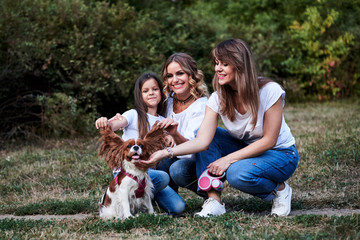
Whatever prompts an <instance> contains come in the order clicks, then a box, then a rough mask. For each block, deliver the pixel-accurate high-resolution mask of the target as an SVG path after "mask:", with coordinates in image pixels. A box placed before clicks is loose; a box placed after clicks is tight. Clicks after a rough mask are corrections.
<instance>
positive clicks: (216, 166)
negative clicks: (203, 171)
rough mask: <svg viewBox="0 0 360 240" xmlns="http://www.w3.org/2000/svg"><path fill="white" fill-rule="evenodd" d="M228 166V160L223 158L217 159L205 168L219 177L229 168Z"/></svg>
mask: <svg viewBox="0 0 360 240" xmlns="http://www.w3.org/2000/svg"><path fill="white" fill-rule="evenodd" d="M230 165H231V163H230V160H228V159H227V158H226V156H225V157H222V158H219V159H218V160H216V161H215V162H212V163H210V164H209V165H208V166H207V168H208V169H209V171H210V172H211V173H212V174H214V175H217V176H221V175H222V174H223V173H224V172H225V171H226V170H227V169H228V168H229V167H230Z"/></svg>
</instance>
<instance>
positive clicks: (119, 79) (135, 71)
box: [0, 0, 360, 141]
mask: <svg viewBox="0 0 360 240" xmlns="http://www.w3.org/2000/svg"><path fill="white" fill-rule="evenodd" d="M359 15H360V2H359V1H358V0H356V1H352V0H343V1H336V0H317V1H315V0H291V1H290V0H282V1H280V0H253V1H244V0H239V1H231V0H219V1H215V0H211V1H201V0H197V1H191V0H182V1H181V0H173V1H170V0H166V1H154V0H147V1H140V0H134V1H131V0H124V1H121V0H54V1H48V0H2V1H1V3H0V31H1V34H0V84H1V89H0V115H1V119H0V134H1V139H2V141H3V140H8V139H15V138H17V137H24V136H25V137H31V138H34V137H37V136H40V137H43V136H53V137H62V136H75V135H79V134H81V135H86V134H93V133H94V130H95V129H94V127H93V123H94V120H95V119H96V118H97V117H99V116H112V115H113V114H115V113H116V112H123V111H125V110H126V109H128V108H130V107H132V104H133V100H132V99H133V98H132V91H133V88H132V86H133V85H134V82H135V80H136V79H137V77H138V76H139V75H140V74H141V73H143V72H144V71H154V72H156V73H157V74H159V75H160V69H161V66H162V64H163V62H164V61H165V60H166V58H167V57H168V56H170V55H171V54H172V53H174V52H177V51H181V52H187V53H189V54H190V55H192V56H193V57H194V58H195V59H196V60H197V61H198V64H199V67H200V68H201V69H202V70H203V71H204V73H205V76H206V81H207V83H208V85H209V87H210V89H211V86H210V83H211V79H212V75H213V68H212V66H211V61H210V51H211V49H212V48H213V47H214V46H215V45H216V44H217V43H218V42H220V41H222V40H225V39H228V38H241V39H244V40H245V41H247V42H248V43H249V44H250V46H251V47H252V50H253V53H254V56H255V58H256V63H257V66H258V70H259V73H260V74H263V75H267V76H269V77H271V78H273V79H274V80H276V81H278V82H280V83H281V84H282V85H283V86H284V87H285V88H286V91H287V93H288V94H287V97H288V100H291V101H304V100H314V99H317V100H320V101H324V100H331V99H336V98H349V97H355V98H358V97H359V95H360V86H359V76H360V65H359V64H358V63H359V60H360V51H359V44H360V41H359V38H360V25H359V21H360V19H359V18H358V16H359Z"/></svg>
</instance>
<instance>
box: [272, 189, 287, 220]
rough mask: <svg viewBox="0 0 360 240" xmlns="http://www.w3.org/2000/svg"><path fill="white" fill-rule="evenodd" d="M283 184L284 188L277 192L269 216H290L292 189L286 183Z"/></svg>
mask: <svg viewBox="0 0 360 240" xmlns="http://www.w3.org/2000/svg"><path fill="white" fill-rule="evenodd" d="M284 184H285V188H284V189H283V190H281V191H277V192H276V196H275V198H274V199H273V205H272V209H271V215H275V216H283V217H285V216H287V215H289V214H290V211H291V195H292V189H291V187H290V186H289V185H288V184H287V183H284Z"/></svg>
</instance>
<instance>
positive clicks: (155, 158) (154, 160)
mask: <svg viewBox="0 0 360 240" xmlns="http://www.w3.org/2000/svg"><path fill="white" fill-rule="evenodd" d="M168 156H169V153H168V151H166V150H165V149H164V150H159V151H156V152H154V153H153V154H151V156H150V158H149V160H140V161H139V163H138V165H139V166H140V167H143V168H151V167H154V166H156V165H157V164H158V163H159V162H160V161H161V160H163V159H164V158H167V157H168Z"/></svg>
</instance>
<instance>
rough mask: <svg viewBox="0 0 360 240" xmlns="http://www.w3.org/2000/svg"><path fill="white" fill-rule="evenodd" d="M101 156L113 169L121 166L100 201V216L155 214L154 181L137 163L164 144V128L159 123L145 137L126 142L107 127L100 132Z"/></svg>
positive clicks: (122, 217)
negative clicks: (153, 200) (153, 199)
mask: <svg viewBox="0 0 360 240" xmlns="http://www.w3.org/2000/svg"><path fill="white" fill-rule="evenodd" d="M100 133H101V134H102V137H101V139H100V141H101V146H100V150H99V156H101V157H103V158H104V160H105V161H106V162H107V163H108V164H109V166H110V167H111V168H112V169H121V170H120V172H119V174H118V175H117V176H116V177H115V179H114V180H112V181H111V182H110V184H109V187H108V188H107V190H106V192H105V194H104V196H103V198H102V200H101V203H100V217H101V218H104V219H111V218H114V217H115V218H116V219H120V220H122V219H126V218H128V217H131V216H134V215H135V214H136V213H137V212H147V213H154V209H153V206H152V203H151V199H152V191H151V189H152V187H153V184H152V182H151V179H150V177H149V175H148V173H147V169H140V168H137V167H136V165H135V163H136V162H138V161H139V160H140V159H148V158H149V157H150V155H151V154H152V153H153V152H155V151H157V150H160V149H162V148H164V146H165V131H164V130H163V129H161V128H160V127H159V126H157V125H156V124H155V125H154V126H153V128H152V129H151V130H150V131H149V132H148V133H147V134H146V136H145V137H144V139H136V140H135V139H130V140H127V141H124V140H123V139H121V138H120V137H119V136H118V135H117V134H116V133H114V132H113V131H112V130H111V128H110V127H109V126H108V127H107V128H105V129H102V130H101V131H100Z"/></svg>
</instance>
